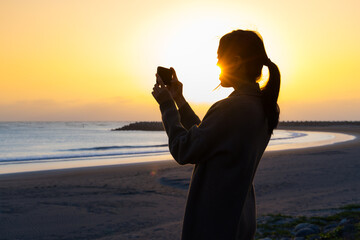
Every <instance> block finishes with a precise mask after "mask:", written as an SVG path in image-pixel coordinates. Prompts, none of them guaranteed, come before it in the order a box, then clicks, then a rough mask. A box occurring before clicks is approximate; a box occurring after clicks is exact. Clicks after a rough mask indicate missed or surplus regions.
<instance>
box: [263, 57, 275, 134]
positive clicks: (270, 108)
mask: <svg viewBox="0 0 360 240" xmlns="http://www.w3.org/2000/svg"><path fill="white" fill-rule="evenodd" d="M264 65H265V66H267V67H268V69H269V81H268V82H267V84H266V86H265V87H264V88H263V89H262V91H261V95H262V103H263V107H264V111H265V115H266V118H267V120H268V129H269V133H270V134H272V133H273V130H274V128H276V127H277V125H278V123H279V114H280V108H279V105H278V104H277V99H278V96H279V90H280V71H279V69H278V67H277V66H276V64H275V63H273V62H272V61H271V60H270V59H267V60H266V61H265V63H264Z"/></svg>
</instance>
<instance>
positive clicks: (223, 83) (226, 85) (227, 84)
mask: <svg viewBox="0 0 360 240" xmlns="http://www.w3.org/2000/svg"><path fill="white" fill-rule="evenodd" d="M220 85H221V86H222V87H232V86H231V84H229V83H227V82H224V81H221V82H220Z"/></svg>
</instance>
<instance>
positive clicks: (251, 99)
mask: <svg viewBox="0 0 360 240" xmlns="http://www.w3.org/2000/svg"><path fill="white" fill-rule="evenodd" d="M259 107H260V108H262V102H261V98H260V97H258V96H251V95H239V96H230V97H227V98H224V99H222V100H220V101H217V102H216V103H214V104H213V105H212V106H211V108H210V109H216V110H230V111H232V110H234V109H237V110H239V109H244V110H246V109H254V108H259Z"/></svg>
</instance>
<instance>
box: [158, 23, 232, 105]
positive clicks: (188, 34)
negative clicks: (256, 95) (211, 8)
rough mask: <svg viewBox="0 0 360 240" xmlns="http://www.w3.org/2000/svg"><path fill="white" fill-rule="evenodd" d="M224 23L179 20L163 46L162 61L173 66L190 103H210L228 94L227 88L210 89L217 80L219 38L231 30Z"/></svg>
mask: <svg viewBox="0 0 360 240" xmlns="http://www.w3.org/2000/svg"><path fill="white" fill-rule="evenodd" d="M226 26H227V25H225V24H221V23H219V21H218V20H215V19H214V20H213V21H212V20H211V19H202V20H192V21H189V22H182V24H181V25H180V26H177V28H176V33H174V34H172V35H171V37H169V38H168V39H167V42H166V45H165V46H164V47H163V48H162V51H161V52H162V54H164V59H163V61H164V62H166V63H168V64H169V66H168V67H174V68H175V70H176V72H177V76H178V78H179V81H181V82H182V83H183V85H184V87H183V88H184V91H183V92H184V96H185V97H187V99H188V100H189V101H191V102H196V103H212V102H214V101H216V100H219V99H222V98H224V97H226V96H228V95H229V91H230V90H225V91H223V90H221V91H219V90H216V91H213V90H214V89H215V88H216V87H217V86H218V85H219V83H220V81H219V75H220V71H221V70H220V68H219V67H218V66H217V65H216V63H217V48H218V44H219V40H220V38H221V36H222V35H224V34H226V33H227V32H229V31H230V30H231V29H229V28H228V27H226Z"/></svg>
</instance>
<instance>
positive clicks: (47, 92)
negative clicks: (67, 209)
mask: <svg viewBox="0 0 360 240" xmlns="http://www.w3.org/2000/svg"><path fill="white" fill-rule="evenodd" d="M358 9H360V2H359V1H357V0H353V1H350V0H349V1H338V0H337V1H332V0H327V1H325V0H319V1H292V0H284V1H266V0H262V1H256V0H252V1H239V0H236V1H230V0H228V1H209V0H206V1H205V0H199V1H194V0H191V1H184V0H182V1H168V0H166V1H165V0H156V1H145V0H138V1H115V0H114V1H110V0H103V1H91V0H86V1H47V0H46V1H45V0H44V1H36V0H34V1H25V0H23V1H20V0H19V1H16V0H14V1H1V2H0V36H1V37H0V121H14V120H17V121H27V120H37V121H48V120H56V121H63V120H78V121H84V120H89V121H93V120H110V121H112V120H113V121H128V120H160V113H159V110H158V106H157V104H156V102H155V100H153V98H152V96H151V90H152V86H153V84H154V80H155V77H154V73H155V71H156V67H157V66H158V65H162V66H166V67H170V66H173V67H174V68H175V69H176V70H177V72H178V76H179V79H180V81H182V82H183V83H184V95H185V97H186V98H187V99H188V100H189V102H190V103H191V105H192V106H194V108H195V110H196V111H197V112H198V113H199V115H200V116H201V117H202V116H203V115H204V113H205V112H206V110H207V108H208V107H209V106H210V105H211V104H212V103H213V102H215V101H217V100H220V99H222V98H224V97H226V96H227V95H228V94H229V93H230V92H231V89H224V88H223V89H220V90H217V91H212V89H214V88H215V87H216V86H217V85H218V83H219V80H218V69H217V67H216V65H215V64H216V51H217V45H218V41H219V38H220V37H221V36H222V35H224V34H225V33H227V32H229V31H231V30H234V29H237V28H243V29H252V30H256V31H258V32H259V33H260V34H261V35H262V36H263V39H264V42H265V47H266V50H267V52H268V56H269V57H270V58H271V59H272V60H273V61H274V62H275V63H277V64H278V66H279V68H280V71H281V74H282V86H281V93H280V99H279V104H280V107H281V111H282V112H281V120H360V111H359V110H360V107H359V106H360V94H359V91H360V72H359V70H358V69H359V68H358V67H357V64H358V63H360V45H359V42H360V30H359V27H358V25H359V22H360V16H359V14H358V13H357V11H358ZM265 74H266V73H265Z"/></svg>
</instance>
